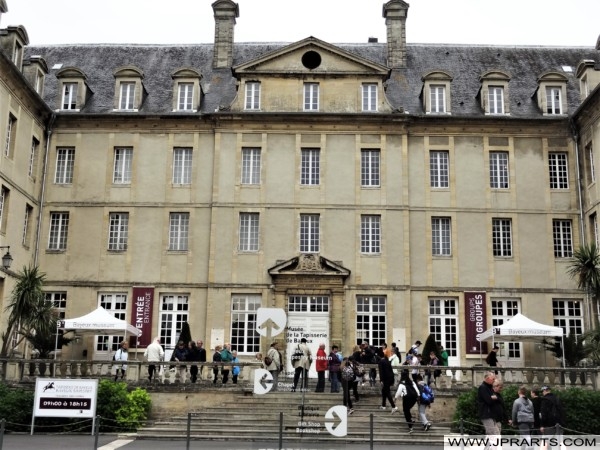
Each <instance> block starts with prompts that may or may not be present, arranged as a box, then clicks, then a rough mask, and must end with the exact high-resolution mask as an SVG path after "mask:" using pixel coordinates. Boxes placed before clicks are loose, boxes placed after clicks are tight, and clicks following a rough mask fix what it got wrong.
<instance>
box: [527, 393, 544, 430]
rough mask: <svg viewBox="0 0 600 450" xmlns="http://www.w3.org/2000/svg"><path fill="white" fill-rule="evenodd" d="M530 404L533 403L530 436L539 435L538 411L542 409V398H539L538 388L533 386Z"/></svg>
mask: <svg viewBox="0 0 600 450" xmlns="http://www.w3.org/2000/svg"><path fill="white" fill-rule="evenodd" d="M530 396H531V403H533V430H532V431H531V434H533V435H539V434H541V433H540V426H541V425H540V410H541V408H542V397H540V387H539V386H533V387H532V388H531V392H530Z"/></svg>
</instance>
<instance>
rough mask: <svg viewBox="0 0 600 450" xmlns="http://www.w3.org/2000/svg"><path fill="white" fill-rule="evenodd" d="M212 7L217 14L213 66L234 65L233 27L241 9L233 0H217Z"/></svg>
mask: <svg viewBox="0 0 600 450" xmlns="http://www.w3.org/2000/svg"><path fill="white" fill-rule="evenodd" d="M212 8H213V11H214V16H215V42H214V50H213V68H215V69H222V68H228V67H231V66H232V65H233V29H234V26H235V18H236V17H239V15H240V10H239V7H238V4H237V3H235V2H232V1H231V0H217V1H216V2H214V3H213V4H212Z"/></svg>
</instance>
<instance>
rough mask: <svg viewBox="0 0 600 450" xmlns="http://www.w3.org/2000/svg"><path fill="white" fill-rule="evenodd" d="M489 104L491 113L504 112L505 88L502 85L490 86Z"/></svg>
mask: <svg viewBox="0 0 600 450" xmlns="http://www.w3.org/2000/svg"><path fill="white" fill-rule="evenodd" d="M488 105H489V113H490V114H504V88H503V87H502V86H490V87H489V88H488Z"/></svg>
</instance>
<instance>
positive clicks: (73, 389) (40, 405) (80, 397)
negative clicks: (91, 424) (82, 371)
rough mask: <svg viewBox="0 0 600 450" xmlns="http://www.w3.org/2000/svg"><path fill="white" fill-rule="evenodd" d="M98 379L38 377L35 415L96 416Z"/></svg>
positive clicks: (34, 405)
mask: <svg viewBox="0 0 600 450" xmlns="http://www.w3.org/2000/svg"><path fill="white" fill-rule="evenodd" d="M97 394H98V380H71V379H60V378H38V379H37V380H35V399H34V401H33V402H34V403H33V417H36V416H37V417H86V418H94V417H95V416H96V404H97V401H96V400H97Z"/></svg>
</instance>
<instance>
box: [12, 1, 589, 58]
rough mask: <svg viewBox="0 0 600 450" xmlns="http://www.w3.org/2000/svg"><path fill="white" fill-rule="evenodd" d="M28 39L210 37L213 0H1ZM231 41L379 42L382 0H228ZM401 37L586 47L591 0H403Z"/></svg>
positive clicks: (186, 40) (172, 40)
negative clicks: (233, 15) (236, 13)
mask: <svg viewBox="0 0 600 450" xmlns="http://www.w3.org/2000/svg"><path fill="white" fill-rule="evenodd" d="M6 1H7V4H8V9H9V11H8V13H6V14H5V15H3V16H2V22H1V23H0V27H2V28H4V27H6V26H8V25H24V26H25V28H26V29H27V33H28V34H29V40H30V43H31V44H32V45H39V44H74V43H121V44H127V43H132V44H133V43H141V44H193V43H211V42H213V34H214V19H213V14H212V8H211V4H212V3H213V2H214V0H170V1H165V0H103V1H101V2H97V1H91V0H6ZM237 3H238V5H239V7H240V17H239V18H238V19H237V25H236V28H235V41H236V42H294V41H297V40H300V39H304V38H306V37H308V36H315V37H317V38H319V39H322V40H324V41H328V42H331V43H341V42H345V43H357V42H367V39H368V38H369V37H371V36H372V37H377V38H378V39H379V42H385V40H386V36H385V19H383V17H382V5H383V4H384V3H385V1H384V0H237ZM408 3H409V4H410V8H409V10H408V20H407V42H408V43H457V44H494V45H549V46H586V47H593V46H595V44H596V41H597V39H598V36H599V34H600V26H598V23H599V22H598V18H599V17H600V0H562V1H558V0H412V1H408Z"/></svg>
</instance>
